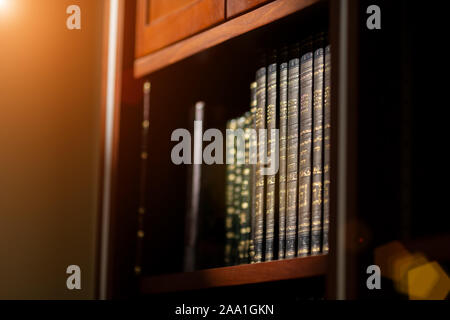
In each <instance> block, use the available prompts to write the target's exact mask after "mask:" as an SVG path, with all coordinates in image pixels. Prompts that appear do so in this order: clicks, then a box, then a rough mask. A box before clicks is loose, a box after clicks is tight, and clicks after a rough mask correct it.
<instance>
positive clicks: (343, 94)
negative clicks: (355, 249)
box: [336, 0, 349, 300]
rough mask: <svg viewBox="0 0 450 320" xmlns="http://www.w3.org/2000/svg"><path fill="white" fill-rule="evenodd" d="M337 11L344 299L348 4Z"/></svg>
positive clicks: (341, 286)
mask: <svg viewBox="0 0 450 320" xmlns="http://www.w3.org/2000/svg"><path fill="white" fill-rule="evenodd" d="M340 3H341V5H340V10H339V25H340V30H339V62H338V63H339V81H338V84H337V85H338V92H339V98H338V137H337V138H338V146H339V149H338V165H337V169H338V170H337V200H338V203H337V219H336V222H337V223H336V241H337V245H336V259H337V265H336V269H337V270H336V274H337V279H336V281H337V286H336V290H337V292H336V298H337V299H338V300H345V299H346V281H347V279H346V254H345V253H346V250H345V248H346V241H345V239H346V231H347V230H346V220H347V148H348V146H347V112H348V108H347V104H348V96H347V82H348V74H347V62H348V31H349V30H348V18H349V17H348V9H349V8H348V0H341V1H340Z"/></svg>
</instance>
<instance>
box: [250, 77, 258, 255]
mask: <svg viewBox="0 0 450 320" xmlns="http://www.w3.org/2000/svg"><path fill="white" fill-rule="evenodd" d="M256 107H257V101H256V82H252V83H251V84H250V112H251V123H250V128H251V129H252V130H251V131H250V132H251V135H250V155H249V161H250V168H251V181H250V185H251V187H250V188H251V204H252V207H251V210H250V220H251V222H250V245H249V260H250V262H251V263H253V262H255V224H256V219H255V217H256V215H255V214H256V163H257V161H258V159H257V157H258V150H257V148H258V137H257V135H256V121H255V118H256Z"/></svg>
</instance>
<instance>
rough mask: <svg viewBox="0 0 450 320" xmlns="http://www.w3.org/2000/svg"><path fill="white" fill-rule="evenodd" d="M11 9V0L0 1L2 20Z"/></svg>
mask: <svg viewBox="0 0 450 320" xmlns="http://www.w3.org/2000/svg"><path fill="white" fill-rule="evenodd" d="M10 9H11V0H0V18H1V17H2V16H4V14H5V13H7V12H8V11H9V10H10Z"/></svg>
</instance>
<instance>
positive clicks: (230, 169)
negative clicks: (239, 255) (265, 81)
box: [225, 119, 236, 266]
mask: <svg viewBox="0 0 450 320" xmlns="http://www.w3.org/2000/svg"><path fill="white" fill-rule="evenodd" d="M235 129H236V120H234V119H233V120H230V121H228V122H227V130H235ZM232 137H233V136H232V135H230V136H228V135H227V137H226V139H227V143H226V147H227V150H226V161H227V169H226V170H227V178H226V179H227V182H226V190H225V193H226V194H225V204H226V208H227V212H226V216H225V238H226V239H225V265H227V266H230V265H232V264H233V256H232V254H233V252H232V251H233V244H234V238H235V235H234V228H233V222H234V211H235V209H234V180H235V178H236V172H235V170H236V164H235V151H234V143H233V138H232Z"/></svg>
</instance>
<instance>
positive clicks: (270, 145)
mask: <svg viewBox="0 0 450 320" xmlns="http://www.w3.org/2000/svg"><path fill="white" fill-rule="evenodd" d="M266 117H267V150H268V151H267V155H268V159H269V166H270V167H273V166H274V165H275V164H274V163H272V151H275V152H276V145H277V144H278V143H277V142H276V141H275V139H276V135H273V131H272V130H275V129H276V124H277V122H276V121H277V64H276V63H273V64H270V65H269V66H268V68H267V112H266ZM272 149H273V150H272ZM275 156H276V155H275ZM266 179H267V180H266V185H267V189H266V253H265V261H272V260H273V257H274V240H275V189H276V174H271V175H268V176H267V178H266Z"/></svg>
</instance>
